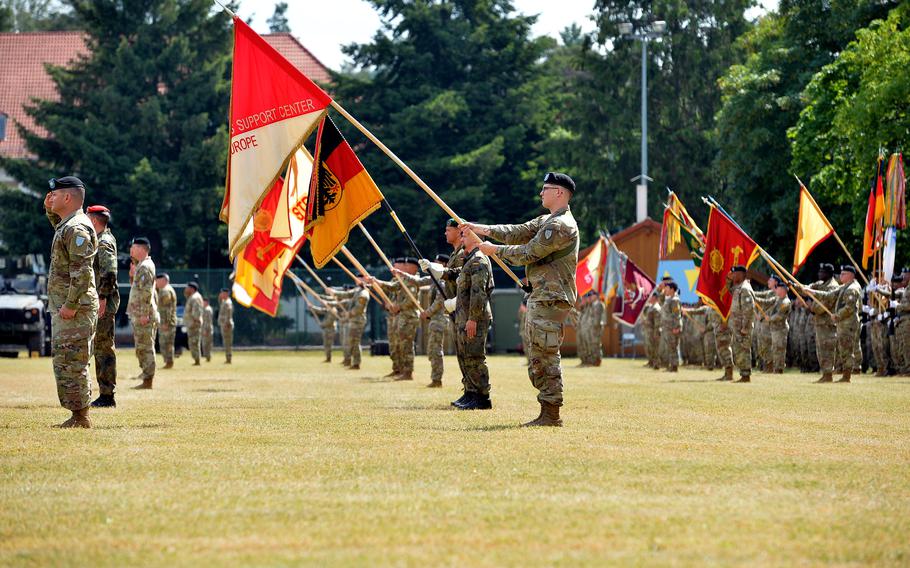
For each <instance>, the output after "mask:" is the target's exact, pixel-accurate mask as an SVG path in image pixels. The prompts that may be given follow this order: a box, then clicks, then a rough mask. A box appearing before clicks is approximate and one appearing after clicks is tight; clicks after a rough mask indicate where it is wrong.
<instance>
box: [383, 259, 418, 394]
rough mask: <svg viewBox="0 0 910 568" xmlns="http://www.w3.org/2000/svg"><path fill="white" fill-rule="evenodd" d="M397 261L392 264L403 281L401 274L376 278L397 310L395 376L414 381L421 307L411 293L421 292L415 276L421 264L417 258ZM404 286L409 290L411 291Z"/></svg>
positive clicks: (415, 294)
mask: <svg viewBox="0 0 910 568" xmlns="http://www.w3.org/2000/svg"><path fill="white" fill-rule="evenodd" d="M397 264H398V266H397V267H393V268H392V271H393V272H394V273H395V274H396V275H397V276H398V278H401V281H399V280H398V278H395V279H394V280H391V281H388V282H385V281H382V280H376V284H377V285H379V286H380V287H381V288H382V289H383V291H384V292H385V293H386V294H387V295H389V296H390V298H391V299H392V300H393V301H394V302H395V308H396V311H397V313H396V315H395V317H396V321H395V334H394V335H395V349H396V354H397V356H393V358H392V360H393V364H394V361H395V360H396V359H397V361H398V369H399V374H398V375H395V376H394V377H393V378H394V380H396V381H413V380H414V339H415V338H416V337H417V328H418V327H419V326H420V312H421V307H420V306H419V305H415V304H414V301H413V300H412V299H411V296H412V295H413V296H414V298H416V297H417V294H419V293H420V278H418V277H417V276H416V274H417V266H418V264H417V259H416V258H412V257H406V258H402V259H399V262H398V263H397ZM402 284H403V285H402ZM405 287H407V290H410V292H411V294H410V295H408V292H407V291H406V289H405ZM392 295H394V297H392ZM390 339H391V335H390Z"/></svg>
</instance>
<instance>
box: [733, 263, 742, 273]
mask: <svg viewBox="0 0 910 568" xmlns="http://www.w3.org/2000/svg"><path fill="white" fill-rule="evenodd" d="M730 272H742V273H745V272H746V267H745V266H743V265H742V264H737V265H736V266H734V267H733V268H731V269H730Z"/></svg>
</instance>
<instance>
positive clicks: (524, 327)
mask: <svg viewBox="0 0 910 568" xmlns="http://www.w3.org/2000/svg"><path fill="white" fill-rule="evenodd" d="M521 305H522V307H523V308H524V309H519V310H518V336H519V337H521V350H522V352H523V353H524V356H525V360H526V362H527V364H530V363H531V357H530V355H528V348H529V346H530V344H531V339H530V338H529V337H528V295H527V294H525V297H524V298H522V300H521Z"/></svg>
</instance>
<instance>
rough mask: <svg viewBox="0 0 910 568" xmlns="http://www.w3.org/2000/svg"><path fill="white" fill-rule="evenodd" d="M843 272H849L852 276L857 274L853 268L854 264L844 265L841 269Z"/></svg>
mask: <svg viewBox="0 0 910 568" xmlns="http://www.w3.org/2000/svg"><path fill="white" fill-rule="evenodd" d="M840 271H841V272H849V273H850V274H856V269H855V268H853V265H852V264H842V265H841V267H840Z"/></svg>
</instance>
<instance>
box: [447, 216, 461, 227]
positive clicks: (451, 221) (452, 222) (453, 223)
mask: <svg viewBox="0 0 910 568" xmlns="http://www.w3.org/2000/svg"><path fill="white" fill-rule="evenodd" d="M457 226H458V221H456V220H455V219H452V218H451V217H450V218H449V220H448V221H446V227H457Z"/></svg>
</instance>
